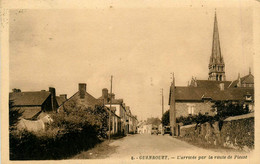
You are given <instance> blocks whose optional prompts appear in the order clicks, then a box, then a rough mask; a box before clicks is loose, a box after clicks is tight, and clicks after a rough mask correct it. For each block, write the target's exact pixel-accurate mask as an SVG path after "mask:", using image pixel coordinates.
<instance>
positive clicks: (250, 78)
mask: <svg viewBox="0 0 260 164" xmlns="http://www.w3.org/2000/svg"><path fill="white" fill-rule="evenodd" d="M241 83H242V84H243V83H246V84H253V83H254V76H253V75H252V74H249V75H246V76H244V77H242V78H241Z"/></svg>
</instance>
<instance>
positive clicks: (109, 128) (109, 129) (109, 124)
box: [108, 76, 113, 142]
mask: <svg viewBox="0 0 260 164" xmlns="http://www.w3.org/2000/svg"><path fill="white" fill-rule="evenodd" d="M112 83H113V76H111V87H110V110H109V121H108V131H109V133H108V140H109V142H110V135H111V127H110V126H111V123H110V122H111V110H112Z"/></svg>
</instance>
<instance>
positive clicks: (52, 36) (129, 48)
mask: <svg viewBox="0 0 260 164" xmlns="http://www.w3.org/2000/svg"><path fill="white" fill-rule="evenodd" d="M214 11H215V8H212V7H194V8H115V7H111V8H103V9H95V8H93V9H55V10H54V9H46V10H44V9H41V10H36V9H34V10H33V9H29V10H11V12H10V24H9V29H10V31H9V39H10V42H9V51H10V54H9V56H10V58H9V61H10V64H9V65H10V68H9V74H10V91H11V89H12V88H19V89H21V90H22V91H39V90H48V87H50V86H51V87H55V88H56V93H57V94H58V95H59V94H68V97H70V96H72V95H73V94H74V93H75V92H77V90H78V83H87V92H89V93H90V94H91V95H93V96H94V97H96V98H98V97H100V96H101V94H102V89H103V88H108V89H110V76H111V75H113V92H114V93H115V96H116V98H123V99H124V102H125V103H126V105H128V106H130V109H131V111H132V113H133V114H134V115H137V117H138V119H139V120H140V119H146V118H147V117H161V113H162V112H161V104H162V102H161V93H160V90H161V88H163V89H164V104H165V110H167V109H168V108H169V106H168V105H167V104H168V95H169V87H170V83H171V80H172V79H171V76H172V75H171V72H174V74H175V80H176V82H175V83H176V85H177V86H185V85H187V84H188V81H189V80H191V77H192V76H194V77H196V78H197V79H201V80H203V79H207V78H208V64H209V58H210V55H211V48H212V36H213V33H212V32H213V21H214ZM216 11H217V18H218V28H219V35H220V45H221V52H222V55H223V57H224V61H225V65H226V79H227V80H235V79H236V78H237V76H238V73H240V74H241V76H244V75H246V74H248V70H249V67H251V70H252V73H253V74H254V67H253V56H254V49H253V20H252V10H251V9H250V8H247V7H235V8H217V9H216Z"/></svg>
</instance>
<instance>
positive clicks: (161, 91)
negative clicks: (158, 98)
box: [161, 88, 164, 117]
mask: <svg viewBox="0 0 260 164" xmlns="http://www.w3.org/2000/svg"><path fill="white" fill-rule="evenodd" d="M161 94H162V117H163V114H164V97H163V88H162V89H161Z"/></svg>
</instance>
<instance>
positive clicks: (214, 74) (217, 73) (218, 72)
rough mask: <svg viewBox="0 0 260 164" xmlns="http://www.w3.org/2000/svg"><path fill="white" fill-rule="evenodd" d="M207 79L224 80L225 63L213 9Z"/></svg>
mask: <svg viewBox="0 0 260 164" xmlns="http://www.w3.org/2000/svg"><path fill="white" fill-rule="evenodd" d="M209 80H215V81H225V80H226V75H225V63H224V59H223V57H222V55H221V49H220V41H219V32H218V21H217V14H216V11H215V19H214V28H213V41H212V52H211V56H210V60H209Z"/></svg>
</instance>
